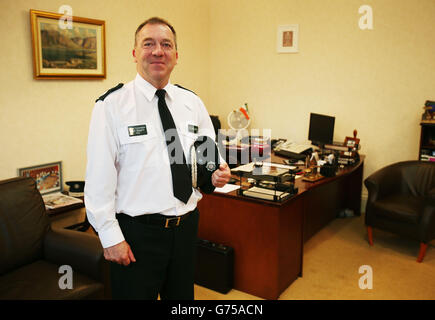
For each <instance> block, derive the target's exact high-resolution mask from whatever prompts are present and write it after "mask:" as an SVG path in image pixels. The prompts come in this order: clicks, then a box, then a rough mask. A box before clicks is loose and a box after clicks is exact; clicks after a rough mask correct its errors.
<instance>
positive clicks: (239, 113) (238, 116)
mask: <svg viewBox="0 0 435 320" xmlns="http://www.w3.org/2000/svg"><path fill="white" fill-rule="evenodd" d="M227 120H228V125H229V126H230V128H231V129H232V130H234V131H235V138H234V139H233V140H231V141H230V144H239V143H240V140H241V139H242V138H243V135H244V134H246V135H247V134H248V132H247V130H246V129H247V128H248V127H249V125H250V124H251V117H250V116H249V109H248V104H247V103H245V104H244V105H243V106H242V107H240V108H239V109H238V110H233V111H231V112H230V113H229V114H228V118H227Z"/></svg>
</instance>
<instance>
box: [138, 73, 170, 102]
mask: <svg viewBox="0 0 435 320" xmlns="http://www.w3.org/2000/svg"><path fill="white" fill-rule="evenodd" d="M134 83H135V85H136V87H137V88H138V89H139V90H140V91H141V92H142V93H143V94H144V96H145V97H146V98H147V99H148V101H150V102H151V100H152V99H153V98H154V97H155V95H156V91H157V89H156V88H155V87H154V86H153V85H152V84H151V83H149V82H148V81H146V80H145V79H144V78H142V76H141V75H140V74H139V73H138V74H137V75H136V78H135V80H134ZM163 89H164V90H165V91H166V94H167V95H168V97H169V99H171V100H174V95H175V91H174V86H173V85H172V84H171V83H170V82H168V84H167V85H166V86H165V87H164V88H163Z"/></svg>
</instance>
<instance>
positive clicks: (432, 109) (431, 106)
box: [421, 100, 435, 121]
mask: <svg viewBox="0 0 435 320" xmlns="http://www.w3.org/2000/svg"><path fill="white" fill-rule="evenodd" d="M423 109H424V113H423V115H422V116H421V120H426V121H428V120H429V121H430V120H435V101H429V100H426V102H425V104H424V107H423Z"/></svg>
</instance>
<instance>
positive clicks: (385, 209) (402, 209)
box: [373, 194, 424, 224]
mask: <svg viewBox="0 0 435 320" xmlns="http://www.w3.org/2000/svg"><path fill="white" fill-rule="evenodd" d="M423 206H424V197H414V196H412V195H406V194H401V195H390V196H388V197H385V198H383V199H379V200H378V201H376V202H375V203H373V209H374V212H375V213H376V215H379V216H382V217H383V218H390V219H392V220H397V221H402V222H410V223H414V224H417V223H419V221H420V218H421V214H422V210H423Z"/></svg>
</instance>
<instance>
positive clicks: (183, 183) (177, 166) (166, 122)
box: [156, 89, 192, 203]
mask: <svg viewBox="0 0 435 320" xmlns="http://www.w3.org/2000/svg"><path fill="white" fill-rule="evenodd" d="M165 94H166V91H165V90H163V89H159V90H157V91H156V96H157V97H158V98H159V102H158V105H159V113H160V120H161V121H162V125H163V130H164V132H165V140H166V145H167V147H168V155H169V162H170V164H171V173H172V186H173V188H174V196H175V197H176V198H177V199H179V200H180V201H182V202H184V203H187V201H189V198H190V195H191V194H192V177H191V174H190V171H189V168H188V167H187V164H186V157H185V156H184V152H183V147H182V146H181V142H180V137H179V136H178V133H177V129H176V127H175V123H174V119H173V118H172V115H171V112H170V111H169V109H168V106H167V105H166V100H165ZM170 148H171V149H172V151H171V150H170ZM177 155H178V156H177ZM180 155H182V157H181V156H180Z"/></svg>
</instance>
